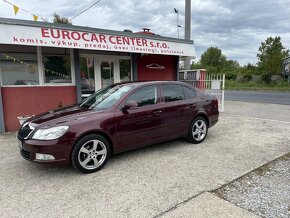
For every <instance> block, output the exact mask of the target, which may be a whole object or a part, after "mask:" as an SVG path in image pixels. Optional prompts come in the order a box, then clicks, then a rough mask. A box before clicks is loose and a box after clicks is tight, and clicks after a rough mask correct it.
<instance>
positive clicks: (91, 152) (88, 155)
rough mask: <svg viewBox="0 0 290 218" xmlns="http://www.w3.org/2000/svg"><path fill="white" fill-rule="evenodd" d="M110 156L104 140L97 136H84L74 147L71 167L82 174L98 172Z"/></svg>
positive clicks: (108, 146)
mask: <svg viewBox="0 0 290 218" xmlns="http://www.w3.org/2000/svg"><path fill="white" fill-rule="evenodd" d="M109 155H110V145H109V143H108V141H107V139H106V138H104V137H103V136H100V135H97V134H90V135H86V136H84V137H83V138H81V139H80V140H79V141H78V142H77V143H76V144H75V146H74V148H73V151H72V157H71V158H72V165H73V167H74V168H75V169H77V170H79V171H81V172H83V173H93V172H96V171H98V170H100V169H101V168H102V167H103V166H104V165H105V164H106V162H107V160H108V158H109Z"/></svg>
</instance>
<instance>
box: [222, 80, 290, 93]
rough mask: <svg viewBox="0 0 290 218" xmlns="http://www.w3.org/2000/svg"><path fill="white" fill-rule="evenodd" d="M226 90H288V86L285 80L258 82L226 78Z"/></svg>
mask: <svg viewBox="0 0 290 218" xmlns="http://www.w3.org/2000/svg"><path fill="white" fill-rule="evenodd" d="M225 89H226V90H265V91H267V90H269V91H290V86H288V82H287V81H282V82H279V83H270V84H265V83H262V82H261V83H258V82H253V81H249V82H238V81H233V80H226V82H225Z"/></svg>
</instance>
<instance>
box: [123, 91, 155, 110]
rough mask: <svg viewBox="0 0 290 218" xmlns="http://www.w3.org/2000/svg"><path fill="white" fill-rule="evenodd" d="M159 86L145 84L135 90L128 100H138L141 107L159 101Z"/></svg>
mask: <svg viewBox="0 0 290 218" xmlns="http://www.w3.org/2000/svg"><path fill="white" fill-rule="evenodd" d="M157 99H158V98H157V87H156V86H145V87H142V88H140V89H138V90H137V91H136V92H134V93H133V94H132V95H131V96H130V97H129V98H128V99H127V101H136V102H137V103H138V106H139V107H142V106H145V105H151V104H156V103H157Z"/></svg>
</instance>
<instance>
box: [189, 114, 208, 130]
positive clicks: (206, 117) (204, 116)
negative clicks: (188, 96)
mask: <svg viewBox="0 0 290 218" xmlns="http://www.w3.org/2000/svg"><path fill="white" fill-rule="evenodd" d="M197 117H202V118H204V119H205V120H206V124H207V128H209V124H210V123H209V122H210V121H209V118H208V116H207V114H206V113H204V112H200V113H198V114H197V115H196V116H195V117H194V118H193V119H192V121H191V123H192V122H193V120H194V119H195V118H197Z"/></svg>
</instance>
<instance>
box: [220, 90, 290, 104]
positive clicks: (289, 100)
mask: <svg viewBox="0 0 290 218" xmlns="http://www.w3.org/2000/svg"><path fill="white" fill-rule="evenodd" d="M225 100H231V101H248V102H261V103H270V104H284V105H290V92H270V91H268V92H267V91H233V90H225Z"/></svg>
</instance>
